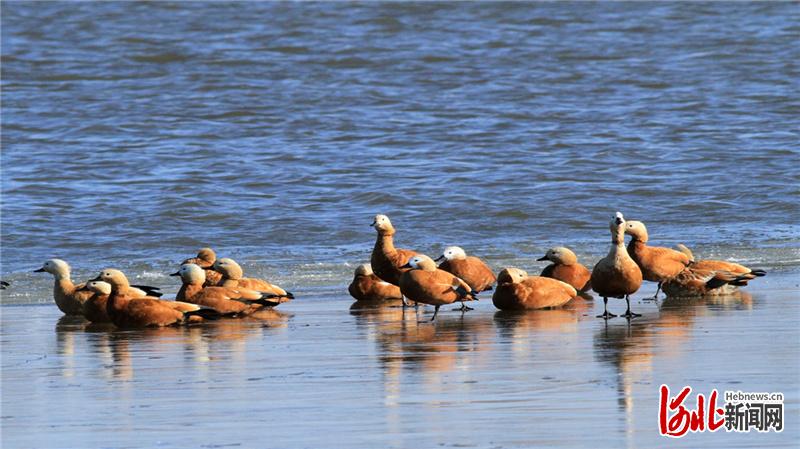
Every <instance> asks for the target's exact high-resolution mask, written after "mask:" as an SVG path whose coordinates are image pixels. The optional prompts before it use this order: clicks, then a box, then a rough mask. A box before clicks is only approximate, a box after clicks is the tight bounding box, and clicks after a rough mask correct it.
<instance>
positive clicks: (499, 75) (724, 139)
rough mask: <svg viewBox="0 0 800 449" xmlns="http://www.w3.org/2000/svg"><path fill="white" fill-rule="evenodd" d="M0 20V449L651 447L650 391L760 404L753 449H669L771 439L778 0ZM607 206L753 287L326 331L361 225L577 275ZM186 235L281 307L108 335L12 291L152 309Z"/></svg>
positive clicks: (781, 133) (593, 256)
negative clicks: (100, 295)
mask: <svg viewBox="0 0 800 449" xmlns="http://www.w3.org/2000/svg"><path fill="white" fill-rule="evenodd" d="M0 8H1V9H2V14H1V15H0V17H1V20H2V27H0V28H1V29H0V33H2V46H1V48H0V52H1V53H2V65H1V66H0V74H1V75H2V92H0V96H1V97H2V98H1V100H2V133H0V145H1V146H2V151H0V187H1V188H2V196H0V239H1V242H0V278H1V279H3V280H7V281H11V282H12V286H11V288H10V289H8V290H2V293H0V303H2V304H3V305H2V306H1V307H0V314H1V315H2V316H0V320H1V321H2V329H1V330H0V332H2V342H1V343H2V393H3V394H2V413H1V414H0V415H1V418H0V419H2V421H1V424H2V426H0V427H1V430H2V443H3V447H21V448H28V447H38V448H45V447H61V446H64V445H65V444H66V443H65V442H68V443H69V444H68V446H70V447H78V446H81V447H97V446H102V447H153V446H165V447H172V446H187V447H198V446H204V447H226V446H234V447H235V446H237V445H238V446H241V447H253V446H265V445H269V446H276V447H314V448H316V447H324V446H336V447H348V448H355V447H424V446H434V445H442V446H476V447H530V446H532V445H544V446H573V445H599V446H605V447H619V446H621V445H626V446H628V447H653V446H655V445H661V444H664V441H665V440H663V439H661V438H660V437H658V436H657V433H656V431H655V423H656V395H657V388H658V385H660V383H662V382H664V383H668V384H670V385H671V386H675V387H678V386H682V385H685V384H690V385H692V386H693V387H694V388H695V389H696V390H697V391H700V392H708V391H709V390H710V389H711V388H719V389H720V390H724V389H726V388H736V389H742V390H745V391H773V390H778V391H783V392H784V393H785V394H786V395H787V416H786V422H787V426H786V430H785V431H784V432H783V433H782V434H774V433H771V434H763V435H759V434H748V435H733V434H726V433H724V432H718V433H715V434H713V435H692V436H691V437H690V438H687V439H685V440H681V441H670V444H677V445H684V446H695V445H697V444H698V442H699V443H702V444H704V445H712V446H719V447H746V446H750V447H764V446H767V445H774V446H780V445H784V446H792V445H794V444H793V443H795V442H796V441H797V440H798V430H797V429H798V428H800V419H799V418H798V399H800V394H799V393H798V390H800V381H799V380H798V374H799V371H800V370H799V368H798V358H797V354H798V349H800V348H798V346H800V338H799V335H798V332H800V331H798V329H800V326H798V323H800V310H799V309H798V306H797V301H796V299H797V298H798V273H799V272H800V232H799V231H800V228H798V224H797V223H798V221H799V220H798V219H800V211H799V210H798V193H800V192H799V188H798V187H799V186H800V147H799V146H798V142H800V135H799V133H798V128H797V118H798V111H800V98H799V97H798V92H800V69H799V68H798V64H797V61H798V60H800V47H798V45H797V41H798V38H800V27H798V25H797V24H798V23H799V22H800V7H798V5H797V4H796V3H790V2H785V3H777V2H774V3H708V4H705V3H675V4H669V3H659V4H645V3H607V4H587V3H580V4H576V3H542V4H538V3H537V4H532V3H513V4H512V3H491V4H485V3H481V4H478V3H466V2H462V3H409V4H396V3H386V4H378V3H363V4H347V5H345V4H334V3H246V4H245V3H208V2H202V3H201V2H195V3H181V4H176V3H167V2H158V3H127V2H113V3H112V2H107V3H100V2H81V3H58V2H47V3H44V2H36V3H30V2H28V3H23V2H2V3H0ZM616 210H621V211H623V212H624V213H625V215H626V217H628V218H629V219H641V220H642V221H644V222H646V223H647V225H648V228H649V230H650V236H651V239H652V241H653V243H655V244H659V245H673V244H675V243H679V242H682V243H686V244H688V245H689V246H690V247H692V248H693V249H694V250H695V254H696V255H697V256H698V257H700V258H712V257H713V258H723V259H728V260H735V261H739V262H743V263H746V264H749V265H751V266H757V267H759V268H764V269H767V270H768V271H769V273H770V274H769V275H768V276H767V277H766V278H761V279H758V280H757V282H755V283H754V285H752V286H751V287H749V288H748V291H749V292H750V293H751V294H752V296H748V297H745V298H744V299H740V300H727V301H699V302H690V303H681V302H677V303H676V302H666V303H664V304H660V305H656V304H653V303H641V302H638V300H637V302H636V303H635V304H634V309H635V310H638V311H642V312H645V316H644V317H642V318H640V319H636V320H634V321H633V322H632V324H631V325H630V326H628V325H627V324H626V321H624V320H622V319H616V320H612V321H610V322H609V323H608V326H607V327H606V326H605V324H604V323H603V321H602V320H597V319H594V318H593V316H594V314H596V313H597V312H598V310H596V307H597V304H594V303H580V302H579V303H577V305H576V306H575V307H576V308H577V310H559V311H549V312H542V313H530V314H523V315H512V316H508V315H506V314H502V313H497V312H495V310H494V308H493V307H492V306H491V304H490V302H489V301H483V302H481V303H480V304H479V307H478V309H477V310H475V311H473V312H469V313H468V314H467V315H465V316H464V317H463V318H461V317H460V316H459V314H458V313H456V312H451V311H447V312H445V313H444V314H443V315H442V316H441V320H440V321H439V322H438V323H437V324H436V325H435V326H432V325H429V324H417V323H416V318H415V317H414V316H413V314H411V315H408V314H407V316H405V319H403V313H402V311H400V310H398V309H385V310H374V311H366V312H358V313H354V312H348V308H349V307H350V302H349V300H347V299H345V297H344V295H345V294H346V293H345V292H346V285H347V283H348V282H349V280H350V278H351V276H352V271H353V269H354V267H355V265H357V264H359V263H362V262H365V261H367V260H368V258H369V253H370V250H371V248H372V245H373V242H374V231H373V230H372V229H371V228H369V227H368V224H369V223H370V222H371V221H372V216H373V215H374V214H376V213H385V214H388V215H389V216H390V217H391V218H392V220H393V222H394V223H395V225H396V226H397V228H398V234H397V243H398V245H399V246H401V247H408V248H414V249H417V250H421V251H424V252H426V253H428V254H430V255H433V256H436V255H437V253H438V252H439V251H441V250H442V248H443V247H444V246H446V245H452V244H457V245H460V246H463V247H464V248H465V249H466V250H467V251H468V252H470V253H474V254H477V255H479V256H481V257H483V258H485V259H486V260H487V261H488V263H489V264H490V265H491V266H492V268H494V269H495V270H499V269H501V268H502V267H504V266H519V267H523V268H526V269H528V270H529V271H530V272H531V273H535V272H537V271H538V270H539V269H541V268H543V267H544V264H542V263H541V262H536V261H535V259H537V258H539V257H541V256H542V255H543V254H544V252H545V250H546V249H547V248H548V247H550V246H553V245H556V244H558V245H561V244H566V245H568V246H570V247H572V248H573V249H575V251H576V253H577V254H578V255H579V257H580V259H581V261H583V262H584V263H585V264H586V265H589V266H591V265H592V264H593V263H594V262H595V261H596V260H598V259H599V258H600V257H602V255H604V254H605V252H606V251H607V245H608V230H607V223H608V221H609V219H610V217H611V215H612V214H613V213H614V211H616ZM207 245H208V246H213V247H214V248H216V249H217V250H218V253H219V254H220V255H221V256H231V257H233V258H236V259H237V260H239V261H240V262H241V263H242V265H243V266H244V268H245V270H246V273H248V274H250V275H252V276H259V277H268V278H269V279H271V280H274V281H276V282H277V283H279V284H280V285H283V286H285V287H287V288H288V289H289V290H292V291H293V292H295V293H296V294H297V296H298V299H297V300H296V301H294V302H292V303H290V304H286V305H282V306H281V307H280V312H279V313H277V314H276V315H275V316H272V317H267V319H266V321H255V320H248V321H225V322H219V323H214V324H209V325H207V326H202V327H194V328H188V329H163V330H147V331H136V332H128V331H124V332H123V331H114V330H109V329H102V328H101V329H98V328H86V326H84V325H83V324H76V323H70V322H68V320H67V322H62V323H59V321H58V320H59V316H60V315H59V312H58V310H57V309H56V308H55V307H54V306H53V305H52V279H51V278H50V276H49V275H47V274H33V273H31V271H32V270H33V269H35V268H38V267H39V266H41V263H42V262H43V261H44V260H45V259H47V258H50V257H60V258H63V259H65V260H67V261H68V262H70V264H71V265H72V266H73V278H74V279H76V280H84V279H86V278H88V277H90V276H94V275H96V273H97V271H98V270H99V269H101V268H104V267H108V266H113V267H117V268H121V269H123V270H124V271H125V272H126V273H127V274H128V275H129V277H130V278H132V279H133V280H135V281H136V282H138V283H148V284H153V285H157V286H160V287H162V288H163V289H164V290H165V291H166V292H167V293H174V292H175V291H176V290H177V288H178V285H176V284H175V279H174V278H169V277H167V273H170V272H173V271H175V268H176V262H177V261H179V260H182V259H183V258H185V257H188V256H191V255H193V253H194V252H195V251H196V250H197V248H199V247H201V246H207ZM653 291H654V287H653V286H652V285H646V286H645V287H644V288H643V289H642V291H641V292H640V293H638V294H637V298H639V297H644V296H646V295H649V294H652V293H653ZM621 307H622V306H621V303H620V302H612V309H613V310H615V311H617V312H619V311H620V310H621ZM659 307H660V308H659ZM592 308H594V309H595V310H592ZM789 424H792V425H789Z"/></svg>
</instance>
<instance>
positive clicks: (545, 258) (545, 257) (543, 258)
mask: <svg viewBox="0 0 800 449" xmlns="http://www.w3.org/2000/svg"><path fill="white" fill-rule="evenodd" d="M536 260H550V259H548V258H547V256H542V257H540V258H538V259H536Z"/></svg>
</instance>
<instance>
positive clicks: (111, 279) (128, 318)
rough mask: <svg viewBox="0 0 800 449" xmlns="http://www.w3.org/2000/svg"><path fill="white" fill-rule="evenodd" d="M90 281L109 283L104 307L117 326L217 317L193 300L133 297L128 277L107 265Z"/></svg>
mask: <svg viewBox="0 0 800 449" xmlns="http://www.w3.org/2000/svg"><path fill="white" fill-rule="evenodd" d="M92 281H103V282H107V283H109V284H110V285H111V294H109V296H108V301H107V303H106V310H107V312H108V316H109V318H110V319H111V322H112V323H114V325H116V326H117V327H121V328H128V327H151V326H155V327H161V326H171V325H175V324H184V323H192V322H201V321H203V320H204V319H215V318H218V317H219V313H218V312H216V311H214V310H211V309H203V308H201V307H200V306H198V305H196V304H190V303H187V302H180V301H164V300H161V299H158V298H152V297H144V298H134V297H133V296H131V295H130V288H131V287H130V283H129V282H128V278H127V277H125V274H123V273H122V272H121V271H119V270H115V269H111V268H107V269H105V270H103V271H101V272H100V274H99V275H98V276H97V277H96V278H94V279H92Z"/></svg>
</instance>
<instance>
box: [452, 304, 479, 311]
mask: <svg viewBox="0 0 800 449" xmlns="http://www.w3.org/2000/svg"><path fill="white" fill-rule="evenodd" d="M453 310H460V311H462V312H467V311H469V310H475V309H473V308H472V307H468V306H465V305H464V304H462V305H461V307H459V308H457V309H453Z"/></svg>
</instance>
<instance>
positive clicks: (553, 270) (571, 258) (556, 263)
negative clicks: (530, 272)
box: [536, 246, 592, 292]
mask: <svg viewBox="0 0 800 449" xmlns="http://www.w3.org/2000/svg"><path fill="white" fill-rule="evenodd" d="M536 260H539V261H542V260H549V261H550V262H553V263H552V264H550V265H548V266H546V267H544V270H542V273H541V274H540V276H542V277H546V278H553V279H557V280H559V281H561V282H566V283H567V284H569V285H571V286H572V287H573V288H574V289H575V290H577V291H579V292H585V291H588V290H589V289H591V288H592V283H591V282H590V279H591V278H592V272H591V271H589V269H588V268H586V267H585V266H583V264H581V263H580V262H578V256H576V255H575V253H574V252H572V250H570V249H569V248H566V247H563V246H557V247H555V248H550V249H548V250H547V253H545V255H544V256H543V257H540V258H539V259H536Z"/></svg>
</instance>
